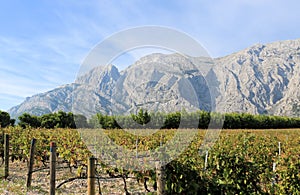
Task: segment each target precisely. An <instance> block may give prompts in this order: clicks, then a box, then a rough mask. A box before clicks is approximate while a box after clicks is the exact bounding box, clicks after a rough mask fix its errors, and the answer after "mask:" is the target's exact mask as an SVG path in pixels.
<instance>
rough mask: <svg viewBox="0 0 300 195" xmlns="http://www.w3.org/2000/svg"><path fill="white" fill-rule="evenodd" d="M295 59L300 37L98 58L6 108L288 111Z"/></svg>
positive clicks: (295, 93)
mask: <svg viewBox="0 0 300 195" xmlns="http://www.w3.org/2000/svg"><path fill="white" fill-rule="evenodd" d="M299 66H300V39H298V40H292V41H280V42H275V43H270V44H265V45H262V44H257V45H254V46H252V47H250V48H247V49H245V50H242V51H239V52H236V53H233V54H231V55H228V56H225V57H221V58H217V59H209V58H203V57H199V58H192V57H187V56H182V55H179V54H151V55H148V56H145V57H143V58H141V59H140V60H138V61H137V62H135V63H134V64H133V65H131V66H129V67H127V68H126V69H125V70H123V71H121V72H119V70H118V69H117V68H116V67H115V66H113V65H109V66H106V67H104V66H99V67H97V68H95V69H93V70H91V71H90V72H89V73H87V74H85V75H83V76H81V77H79V78H77V79H76V81H75V83H72V84H67V85H64V86H61V87H58V88H56V89H53V90H51V91H48V92H45V93H41V94H37V95H34V96H32V97H30V98H27V99H26V100H25V101H24V102H23V103H22V104H20V105H18V106H15V107H13V108H11V109H10V110H9V113H10V114H11V116H13V117H16V116H18V115H20V114H22V113H24V112H28V113H31V114H35V115H41V114H45V113H49V112H56V111H59V110H63V111H73V112H75V113H80V114H84V115H86V116H91V115H93V114H95V113H96V112H102V113H105V114H128V113H132V112H136V111H137V110H138V109H140V108H144V109H147V110H151V111H158V110H159V111H164V112H170V111H176V110H181V109H182V108H184V109H185V110H187V111H194V110H197V109H203V110H214V111H218V112H222V113H224V112H247V113H252V114H275V115H287V116H295V115H297V114H298V113H295V111H294V109H293V108H294V107H297V106H300V102H299V100H300V93H299V90H298V89H299V87H300V84H299V83H300V77H299V76H300V67H299Z"/></svg>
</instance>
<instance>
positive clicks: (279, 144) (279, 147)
mask: <svg viewBox="0 0 300 195" xmlns="http://www.w3.org/2000/svg"><path fill="white" fill-rule="evenodd" d="M278 155H279V156H280V155H281V143H280V142H278Z"/></svg>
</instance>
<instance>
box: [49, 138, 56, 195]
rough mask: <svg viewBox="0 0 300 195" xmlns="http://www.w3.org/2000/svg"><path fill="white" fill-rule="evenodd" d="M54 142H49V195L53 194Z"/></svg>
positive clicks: (54, 169) (54, 171)
mask: <svg viewBox="0 0 300 195" xmlns="http://www.w3.org/2000/svg"><path fill="white" fill-rule="evenodd" d="M55 174H56V143H55V142H51V143H50V195H55Z"/></svg>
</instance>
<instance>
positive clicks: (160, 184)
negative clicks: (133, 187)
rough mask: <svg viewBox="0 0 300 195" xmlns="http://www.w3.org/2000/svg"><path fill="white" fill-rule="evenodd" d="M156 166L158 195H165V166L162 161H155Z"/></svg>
mask: <svg viewBox="0 0 300 195" xmlns="http://www.w3.org/2000/svg"><path fill="white" fill-rule="evenodd" d="M155 166H156V183H157V195H165V194H166V191H165V184H166V183H165V179H166V176H165V167H164V166H162V164H161V163H160V162H155Z"/></svg>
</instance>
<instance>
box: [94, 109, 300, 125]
mask: <svg viewBox="0 0 300 195" xmlns="http://www.w3.org/2000/svg"><path fill="white" fill-rule="evenodd" d="M89 126H90V127H94V128H99V127H102V128H104V129H119V128H127V129H131V128H133V129H143V128H150V129H178V128H196V127H198V128H199V129H207V128H208V127H209V128H223V129H282V128H300V118H288V117H283V116H268V115H251V114H247V113H241V114H240V113H227V114H224V115H222V114H220V113H209V112H206V111H197V112H193V113H188V112H173V113H167V114H166V113H160V112H158V113H150V114H149V113H148V112H147V111H144V110H140V111H139V112H138V114H137V115H135V114H131V115H129V116H107V115H103V114H100V113H99V114H97V115H95V116H93V117H92V118H91V119H90V121H89Z"/></svg>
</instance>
